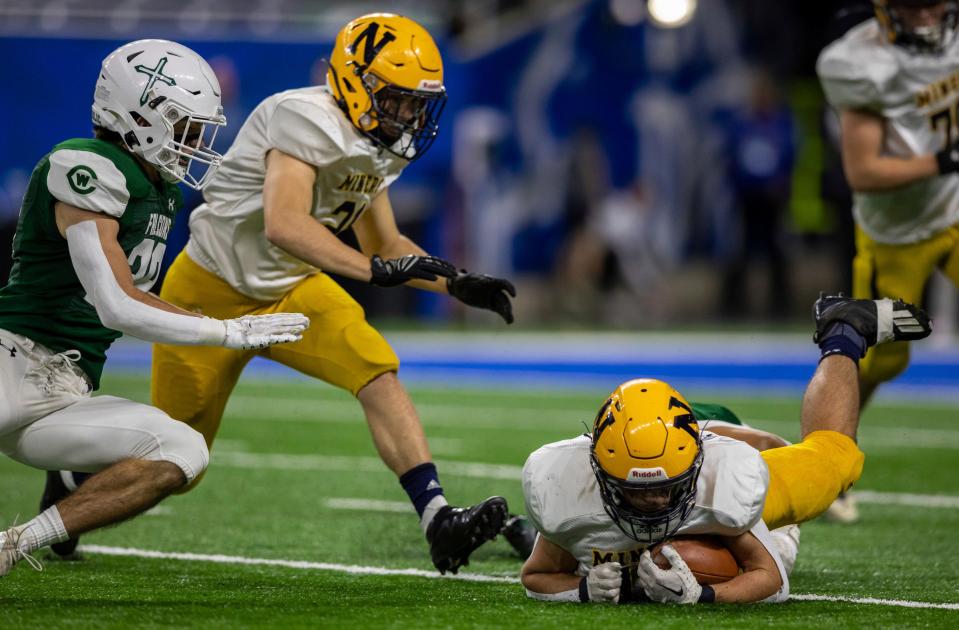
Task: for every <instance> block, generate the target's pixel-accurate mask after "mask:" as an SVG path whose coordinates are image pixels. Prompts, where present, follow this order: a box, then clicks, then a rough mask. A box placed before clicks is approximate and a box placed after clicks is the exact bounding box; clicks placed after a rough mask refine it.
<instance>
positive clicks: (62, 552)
mask: <svg viewBox="0 0 959 630" xmlns="http://www.w3.org/2000/svg"><path fill="white" fill-rule="evenodd" d="M80 475H83V479H84V480H86V478H87V477H89V475H88V474H86V473H77V476H80ZM81 483H82V481H81ZM72 492H73V491H72V490H70V489H69V488H67V485H66V484H65V483H64V482H63V477H61V476H60V471H59V470H48V471H47V485H46V486H44V488H43V496H42V497H40V511H41V512H43V511H44V510H46V509H47V508H49V507H50V506H51V505H54V504H55V503H57V502H58V501H61V500H63V499H65V498H66V497H68V496H70V493H72ZM79 543H80V537H79V536H74V537H73V538H68V539H66V540H64V541H63V542H58V543H54V544H52V545H50V549H51V550H52V551H53V553H55V554H57V555H58V556H60V558H62V559H63V560H77V559H79V557H80V555H79V554H78V553H77V545H78V544H79Z"/></svg>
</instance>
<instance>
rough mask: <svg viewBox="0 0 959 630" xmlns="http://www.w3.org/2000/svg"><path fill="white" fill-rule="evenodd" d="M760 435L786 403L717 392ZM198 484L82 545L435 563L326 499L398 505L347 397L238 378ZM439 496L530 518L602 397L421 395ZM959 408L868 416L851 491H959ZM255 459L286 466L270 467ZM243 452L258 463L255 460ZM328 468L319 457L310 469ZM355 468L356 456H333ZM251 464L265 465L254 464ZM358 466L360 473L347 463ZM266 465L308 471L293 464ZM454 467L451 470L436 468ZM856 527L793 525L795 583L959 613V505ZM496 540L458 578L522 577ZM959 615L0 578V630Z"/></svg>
mask: <svg viewBox="0 0 959 630" xmlns="http://www.w3.org/2000/svg"><path fill="white" fill-rule="evenodd" d="M104 385H105V388H104V393H111V394H115V395H121V396H126V397H128V398H132V399H136V400H141V401H146V399H147V397H148V387H147V382H146V379H145V378H143V377H137V376H129V377H119V376H116V375H113V376H108V378H107V379H106V380H105V383H104ZM686 393H687V394H689V395H690V396H691V397H692V398H694V399H700V400H709V401H712V402H721V403H725V404H728V405H729V406H730V407H732V408H733V409H735V410H736V411H737V412H739V413H740V415H741V416H742V417H743V418H744V419H746V420H748V421H749V422H751V423H752V424H754V425H756V426H758V427H761V428H766V429H769V430H772V431H775V432H777V433H780V434H782V435H784V437H787V438H793V439H794V438H795V437H796V435H797V433H798V413H799V404H798V400H774V399H761V398H756V399H748V400H745V399H729V398H723V397H722V396H718V397H717V396H715V395H711V396H706V394H707V393H699V392H686ZM236 394H237V396H236V397H235V399H234V400H233V401H232V402H231V405H230V407H229V409H228V413H227V417H226V419H225V421H224V425H223V428H222V431H221V434H220V438H221V441H219V442H218V445H217V448H216V449H215V451H214V454H213V464H212V466H211V468H210V470H209V473H208V475H207V477H206V479H205V480H204V481H203V483H202V484H200V486H199V487H198V488H197V489H196V490H194V491H193V492H191V493H189V494H187V495H184V496H179V497H173V498H171V499H169V500H167V501H166V502H164V503H163V504H162V505H161V508H160V509H159V510H158V511H157V513H155V514H150V515H147V516H143V517H141V518H139V519H137V520H135V521H132V522H130V523H126V524H123V525H121V526H120V527H117V528H115V529H110V530H107V531H103V532H99V533H96V534H91V535H88V536H85V537H84V539H83V542H84V543H85V544H96V545H107V546H119V547H132V548H139V549H149V550H158V551H167V552H193V553H198V554H224V555H230V556H246V557H253V558H272V559H284V560H303V561H311V562H329V563H339V564H345V565H363V566H376V567H388V568H417V569H424V570H429V569H431V565H430V562H429V558H428V554H427V547H426V544H425V542H424V541H423V539H422V535H421V533H420V531H419V528H418V526H417V523H416V519H415V517H414V515H413V513H412V510H410V512H409V513H392V512H366V511H351V510H339V509H331V508H329V507H326V504H325V501H326V500H327V499H330V498H361V499H376V500H382V501H392V502H403V501H405V500H406V498H405V494H404V493H403V491H402V489H401V488H400V486H399V484H398V483H397V482H396V479H395V477H394V476H393V475H392V474H391V473H389V472H388V471H387V470H386V468H385V466H382V465H381V464H379V463H378V461H377V460H376V453H375V450H374V449H373V446H372V444H371V442H370V439H369V435H368V431H367V429H366V426H365V424H364V422H363V420H362V415H361V414H360V412H359V409H358V407H357V405H356V403H355V401H353V400H352V399H351V398H350V397H349V396H346V395H344V394H342V393H340V392H338V391H335V390H332V389H330V388H328V387H325V386H322V385H318V384H316V383H313V382H310V381H281V380H270V381H245V382H244V383H242V384H241V386H240V387H239V388H238V390H237V392H236ZM412 394H413V398H414V401H415V402H416V403H417V405H418V407H419V410H420V412H421V415H422V417H423V422H424V425H425V426H426V430H427V433H428V435H429V436H430V439H431V443H432V446H433V450H434V454H435V457H436V459H437V461H439V462H440V464H441V465H440V472H441V478H442V481H443V485H444V487H445V488H446V491H447V496H448V497H449V498H450V499H451V501H453V502H459V503H467V502H474V501H477V500H480V499H483V498H485V497H486V496H489V495H491V494H502V495H504V496H505V497H506V498H507V499H508V500H509V501H510V503H511V505H512V506H513V507H514V509H515V510H517V511H520V510H521V509H522V495H521V490H520V484H519V480H518V478H505V477H509V475H510V474H512V473H513V472H517V471H518V469H519V467H520V466H522V463H523V461H524V460H525V457H526V456H527V455H528V454H529V453H530V452H531V451H532V450H534V449H535V448H537V447H538V446H540V445H542V444H544V443H546V442H549V441H553V440H556V439H562V438H566V437H570V436H573V435H575V434H576V433H578V432H581V431H582V430H583V426H584V425H583V422H589V421H590V420H591V419H592V416H593V414H594V413H595V408H596V406H597V404H598V402H599V399H601V398H602V396H603V395H604V394H605V392H594V393H588V392H568V391H567V392H545V391H539V392H535V391H511V390H503V391H485V390H466V391H451V390H441V389H425V388H420V389H414V390H413V391H412ZM954 418H955V409H954V408H948V407H945V406H941V405H940V406H935V405H931V404H930V405H925V406H924V405H921V404H908V405H906V404H903V405H900V406H891V405H887V404H883V405H876V406H874V407H872V408H871V409H870V410H869V411H868V412H867V414H866V416H865V418H864V419H863V425H862V430H861V436H862V444H863V447H864V449H865V451H866V453H867V460H866V470H865V473H864V475H863V478H862V480H861V482H860V483H859V484H858V488H861V489H870V490H876V491H881V492H903V493H924V494H942V495H951V496H957V495H959V480H957V479H956V477H955V475H954V474H952V472H953V471H954V470H955V464H954V460H955V454H956V451H957V449H959V428H957V427H954V426H953V423H954ZM266 454H273V455H276V456H278V458H277V459H273V460H267V459H265V458H264V455H266ZM251 456H252V457H253V459H252V460H250V459H249V458H250V457H251ZM321 456H329V457H326V458H324V457H321ZM347 457H355V458H357V459H355V460H350V459H343V458H347ZM249 461H254V462H256V463H258V464H261V465H262V464H264V463H266V464H270V466H266V467H259V468H249V467H244V466H243V463H244V462H247V463H248V462H249ZM458 462H472V463H483V464H490V465H495V466H494V467H493V468H492V469H491V471H490V473H489V476H487V477H480V478H477V477H471V476H464V475H460V474H454V473H456V471H457V470H458V468H457V467H456V464H457V463H458ZM351 463H355V464H356V465H355V466H353V465H352V464H351ZM278 466H301V467H302V466H306V468H305V469H301V470H291V469H286V468H281V467H278ZM444 471H446V472H444ZM42 483H43V479H42V474H40V473H38V472H36V471H33V470H31V469H29V468H26V467H24V466H21V465H19V464H16V463H14V462H12V461H10V460H8V459H0V497H2V503H0V510H2V513H0V516H2V517H3V518H4V519H5V520H10V519H12V518H13V517H14V516H15V515H16V514H18V513H19V514H20V518H21V520H25V519H26V518H29V517H30V516H32V515H33V514H34V511H35V509H36V501H37V498H38V497H39V494H40V490H41V488H42ZM861 511H862V514H863V520H862V522H861V523H860V524H858V525H855V526H840V525H833V524H828V523H820V522H814V523H810V524H808V525H806V526H804V527H803V534H802V546H801V551H800V556H799V562H798V564H797V567H796V569H795V571H794V573H793V576H792V580H791V583H792V591H793V593H798V594H819V595H832V596H840V597H874V598H886V599H901V600H913V601H923V602H935V603H959V586H957V585H959V554H956V553H955V543H954V539H953V536H952V533H953V532H954V531H955V530H956V529H957V528H959V509H955V508H916V507H902V506H893V505H874V504H863V505H862V506H861ZM519 564H520V563H519V561H518V560H517V559H516V558H515V557H514V556H513V555H512V553H511V550H510V549H509V547H508V546H507V545H506V543H505V542H504V541H502V540H498V541H496V542H495V543H493V544H490V545H487V546H485V547H483V548H481V549H480V550H479V551H477V552H476V553H475V554H474V557H473V562H472V564H471V566H470V567H469V569H468V570H469V571H470V572H476V573H483V574H489V575H496V576H515V575H516V574H517V571H518V569H519ZM957 621H959V611H956V610H941V609H908V608H898V607H891V606H885V605H873V604H852V603H848V602H814V601H791V602H789V603H787V604H783V605H778V606H716V607H708V608H707V607H702V606H700V607H692V608H680V607H672V606H647V607H613V606H578V605H560V604H553V605H549V604H542V603H539V602H534V601H531V600H528V599H527V598H526V597H525V596H524V593H523V591H522V588H521V587H520V586H519V585H516V584H495V583H467V582H460V581H452V580H435V579H427V578H423V577H413V576H370V575H362V576H357V575H347V574H345V573H342V572H338V571H328V570H318V569H295V568H285V567H276V566H238V565H224V564H213V563H209V562H196V561H189V562H188V561H181V560H170V559H138V558H128V557H114V556H104V555H88V556H87V559H86V560H85V561H82V562H75V563H64V562H48V563H47V564H46V569H45V571H44V572H42V573H35V572H33V571H31V570H30V569H29V567H27V566H19V567H17V569H16V570H15V571H14V572H13V573H12V574H11V575H9V576H8V577H6V578H3V579H2V580H0V628H8V627H9V628H16V627H24V628H26V627H120V626H123V627H129V626H138V627H159V626H176V627H203V628H210V627H249V626H265V625H269V626H277V627H292V626H302V627H306V626H309V627H316V626H325V627H344V626H347V625H354V624H364V625H371V626H376V627H404V628H433V627H457V628H459V627H556V626H567V627H588V626H594V625H596V624H604V625H607V626H608V625H613V626H623V627H625V626H627V625H629V626H635V625H636V624H637V623H639V624H641V625H647V624H648V625H653V624H655V626H656V627H657V628H660V627H662V628H671V627H676V628H679V627H689V626H690V624H707V625H708V626H710V627H744V626H749V627H752V626H760V625H763V626H765V625H775V626H777V627H812V626H822V627H824V628H827V627H828V628H833V627H863V626H874V627H897V628H898V627H956V625H957Z"/></svg>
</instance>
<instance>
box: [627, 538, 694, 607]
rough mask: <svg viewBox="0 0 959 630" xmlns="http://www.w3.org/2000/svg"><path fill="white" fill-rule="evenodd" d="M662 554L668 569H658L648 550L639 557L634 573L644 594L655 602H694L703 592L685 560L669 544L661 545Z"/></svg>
mask: <svg viewBox="0 0 959 630" xmlns="http://www.w3.org/2000/svg"><path fill="white" fill-rule="evenodd" d="M662 553H663V556H665V557H666V559H667V560H669V565H670V566H669V568H668V569H660V568H659V567H657V566H656V563H655V562H653V558H652V556H651V555H650V554H649V550H648V549H647V550H646V551H644V552H643V555H642V556H641V557H640V558H639V567H638V568H637V570H636V574H637V576H638V577H639V583H640V585H641V586H642V587H643V590H644V591H646V595H648V596H649V598H650V599H651V600H653V601H655V602H664V603H665V602H675V603H678V604H695V603H696V602H698V601H699V596H700V595H701V594H702V592H703V587H702V586H700V585H699V582H697V581H696V576H695V575H693V572H692V571H690V570H689V567H688V566H686V561H685V560H683V558H682V557H681V556H680V555H679V552H677V551H676V550H675V549H673V548H672V547H671V546H670V545H663V549H662Z"/></svg>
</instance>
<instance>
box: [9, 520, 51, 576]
mask: <svg viewBox="0 0 959 630" xmlns="http://www.w3.org/2000/svg"><path fill="white" fill-rule="evenodd" d="M21 560H26V561H27V564H29V565H30V566H32V567H33V568H34V569H36V570H37V571H43V565H42V564H40V561H39V560H37V559H36V558H34V557H33V556H31V555H30V554H29V553H27V551H26V548H25V547H22V546H21V545H20V530H18V529H17V528H16V527H11V528H10V529H8V530H6V531H4V532H0V577H3V576H4V575H6V574H7V573H10V571H11V570H12V569H13V567H14V566H15V565H16V564H17V563H18V562H20V561H21Z"/></svg>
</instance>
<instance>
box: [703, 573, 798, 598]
mask: <svg viewBox="0 0 959 630" xmlns="http://www.w3.org/2000/svg"><path fill="white" fill-rule="evenodd" d="M781 586H782V577H781V576H780V575H779V572H778V571H770V570H768V569H765V568H757V569H753V570H749V571H746V572H745V573H742V574H740V575H738V576H736V577H734V578H733V579H731V580H729V581H728V582H721V583H719V584H714V585H713V590H714V591H715V593H716V600H715V601H716V602H719V603H724V604H734V603H749V602H758V601H762V600H764V599H766V598H767V597H771V596H772V595H775V594H776V592H777V591H779V587H781Z"/></svg>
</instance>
